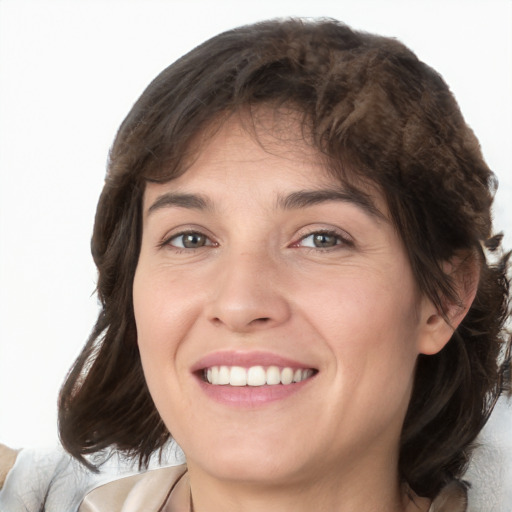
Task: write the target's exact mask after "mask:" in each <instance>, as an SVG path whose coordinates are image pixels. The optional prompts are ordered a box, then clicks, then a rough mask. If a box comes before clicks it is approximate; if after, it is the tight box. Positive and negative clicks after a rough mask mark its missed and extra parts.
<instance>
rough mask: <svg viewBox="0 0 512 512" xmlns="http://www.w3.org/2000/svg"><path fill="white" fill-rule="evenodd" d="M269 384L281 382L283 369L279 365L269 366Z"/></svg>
mask: <svg viewBox="0 0 512 512" xmlns="http://www.w3.org/2000/svg"><path fill="white" fill-rule="evenodd" d="M267 384H268V385H269V386H274V385H276V384H281V371H280V370H279V368H278V367H277V366H269V367H268V368H267Z"/></svg>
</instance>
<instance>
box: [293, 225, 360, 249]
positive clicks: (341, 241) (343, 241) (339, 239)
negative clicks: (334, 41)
mask: <svg viewBox="0 0 512 512" xmlns="http://www.w3.org/2000/svg"><path fill="white" fill-rule="evenodd" d="M315 235H323V236H328V237H334V238H336V243H335V244H334V245H333V246H328V247H311V246H309V247H308V246H300V245H299V244H300V243H301V242H304V240H306V239H308V238H310V237H313V236H315ZM342 246H345V247H353V246H354V242H353V241H352V240H351V239H350V238H349V237H348V235H342V234H341V233H339V232H338V231H335V230H330V229H317V230H314V231H310V232H308V233H306V234H304V235H303V236H301V237H300V238H299V240H298V241H297V242H294V243H293V244H292V247H303V248H305V249H310V250H313V251H329V250H331V251H332V250H335V249H336V248H338V247H342Z"/></svg>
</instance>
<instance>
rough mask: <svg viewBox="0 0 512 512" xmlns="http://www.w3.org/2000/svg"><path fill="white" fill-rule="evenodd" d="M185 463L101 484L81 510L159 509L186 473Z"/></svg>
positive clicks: (113, 511)
mask: <svg viewBox="0 0 512 512" xmlns="http://www.w3.org/2000/svg"><path fill="white" fill-rule="evenodd" d="M186 470H187V468H186V466H185V465H180V466H172V467H166V468H159V469H153V470H150V471H147V472H145V473H142V474H138V475H133V476H129V477H126V478H120V479H119V480H115V481H113V482H110V483H108V484H105V485H102V486H100V487H97V488H96V489H94V490H93V491H91V492H90V493H89V494H87V496H86V497H85V498H84V500H83V501H82V504H81V505H80V508H79V509H78V512H121V511H122V512H125V511H126V512H129V511H132V510H134V511H135V510H141V509H140V505H141V504H143V506H144V510H145V511H147V512H153V511H154V512H157V511H158V510H160V508H161V506H162V505H163V504H164V503H165V501H166V499H167V497H168V495H169V493H170V492H171V490H172V489H173V487H174V486H175V485H176V483H177V482H178V480H179V479H180V478H181V477H182V476H183V475H184V474H185V472H186Z"/></svg>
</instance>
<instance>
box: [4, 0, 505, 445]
mask: <svg viewBox="0 0 512 512" xmlns="http://www.w3.org/2000/svg"><path fill="white" fill-rule="evenodd" d="M289 15H297V16H324V17H335V18H338V19H340V20H343V21H345V22H346V23H348V24H349V25H351V26H353V27H354V28H358V29H364V30H367V31H370V32H377V33H381V34H383V35H389V36H396V37H398V38H399V39H400V40H402V41H403V42H404V43H406V44H407V45H409V46H410V47H411V48H412V49H413V50H414V51H415V52H416V53H417V54H418V56H419V57H420V58H421V59H422V60H425V61H426V62H427V63H429V64H430V65H432V66H433V67H435V68H436V69H437V70H438V71H440V72H441V73H442V75H443V76H444V77H445V79H446V81H447V82H448V83H449V84H450V86H451V87H452V90H453V91H454V92H455V95H456V97H457V98H458V100H459V103H460V105H461V108H462V111H463V113H464V114H465V116H466V119H467V121H468V122H469V124H470V125H471V126H472V127H473V129H474V130H475V132H476V133H477V135H478V136H479V138H480V141H481V144H482V147H483V151H484V155H485V156H486V159H487V161H488V163H489V165H490V166H491V168H493V169H494V170H495V172H496V173H497V175H498V177H499V179H500V183H501V185H500V190H499V193H498V195H497V204H496V211H495V214H496V224H497V229H498V230H502V229H505V228H507V229H508V238H506V239H505V243H506V245H507V246H508V247H509V248H510V247H511V246H512V239H511V236H512V234H511V232H512V205H511V202H512V176H511V175H512V173H511V164H512V150H511V148H512V2H511V1H510V0H492V1H484V0H480V1H471V0H460V1H455V0H452V1H450V0H444V1H435V0H434V1H432V0H431V1H411V0H408V1H398V0H396V1H394V0H393V1H385V0H375V1H369V0H368V1H365V0H346V1H343V0H337V1H323V0H310V1H303V2H301V1H300V0H294V1H278V0H273V1H261V0H260V1H258V2H249V1H247V0H246V1H241V0H237V1H232V2H229V1H225V0H215V1H213V0H212V1H206V0H205V1H198V0H195V1H190V0H189V1H173V0H168V1H156V0H155V1H152V0H145V1H143V0H139V1H130V0H122V1H120V0H119V1H114V0H110V1H109V0H97V1H94V0H87V1H86V0H83V1H79V0H61V1H58V0H53V1H52V0H33V1H27V0H0V441H2V442H4V443H7V444H9V445H11V446H18V447H20V446H28V445H40V444H50V443H53V442H54V441H55V440H56V400H57V394H58V389H59V386H60V384H61V382H62V380H63V379H64V376H65V374H66V372H67V370H68V368H69V366H70V365H71V363H72V361H73V359H74V358H75V357H76V355H77V354H78V352H79V350H80V347H81V346H82V344H83V343H84V341H85V340H86V338H87V336H88V334H89V331H90V329H91V328H92V325H93V322H94V320H95V315H96V313H97V305H96V299H95V297H94V295H93V292H94V287H95V269H94V267H93V264H92V259H91V257H90V254H89V239H90V235H91V230H92V222H93V216H94V210H95V205H96V201H97V197H98V194H99V192H100V190H101V187H102V180H103V176H104V171H105V163H106V158H107V153H108V149H109V146H110V144H111V142H112V140H113V138H114V135H115V132H116V129H117V127H118V125H119V124H120V122H121V121H122V119H123V117H124V115H126V113H127V112H128V110H129V108H130V107H131V105H132V104H133V102H134V101H135V100H136V98H137V97H138V95H139V94H140V93H141V92H142V90H143V88H144V87H145V86H146V85H147V84H148V83H149V81H150V80H151V79H152V78H153V77H154V76H155V75H156V74H157V73H158V72H160V71H161V70H162V69H163V68H164V67H166V66H167V65H168V64H170V63H171V62H172V61H174V60H175V59H176V58H177V57H179V56H180V55H182V54H183V53H185V52H186V51H188V50H189V49H191V48H192V47H193V46H195V45H197V44H199V43H200V42H202V41H203V40H205V39H206V38H208V37H210V36H213V35H214V34H216V33H218V32H220V31H222V30H224V29H228V28H232V27H234V26H237V25H240V24H244V23H249V22H252V21H256V20H259V19H265V18H269V17H276V16H289ZM500 428H501V427H500ZM502 430H505V428H503V429H502ZM510 431H512V429H510ZM506 435H508V436H509V439H511V438H512V434H506ZM511 442H512V439H511Z"/></svg>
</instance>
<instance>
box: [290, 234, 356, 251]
mask: <svg viewBox="0 0 512 512" xmlns="http://www.w3.org/2000/svg"><path fill="white" fill-rule="evenodd" d="M342 244H344V245H351V244H352V243H351V242H350V241H349V240H347V239H346V238H344V237H342V236H341V235H340V234H338V233H335V232H332V231H315V232H314V233H310V234H309V235H306V236H304V237H302V238H301V239H300V240H299V241H298V242H297V246H298V247H311V248H314V249H330V248H332V247H335V246H336V245H342Z"/></svg>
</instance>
